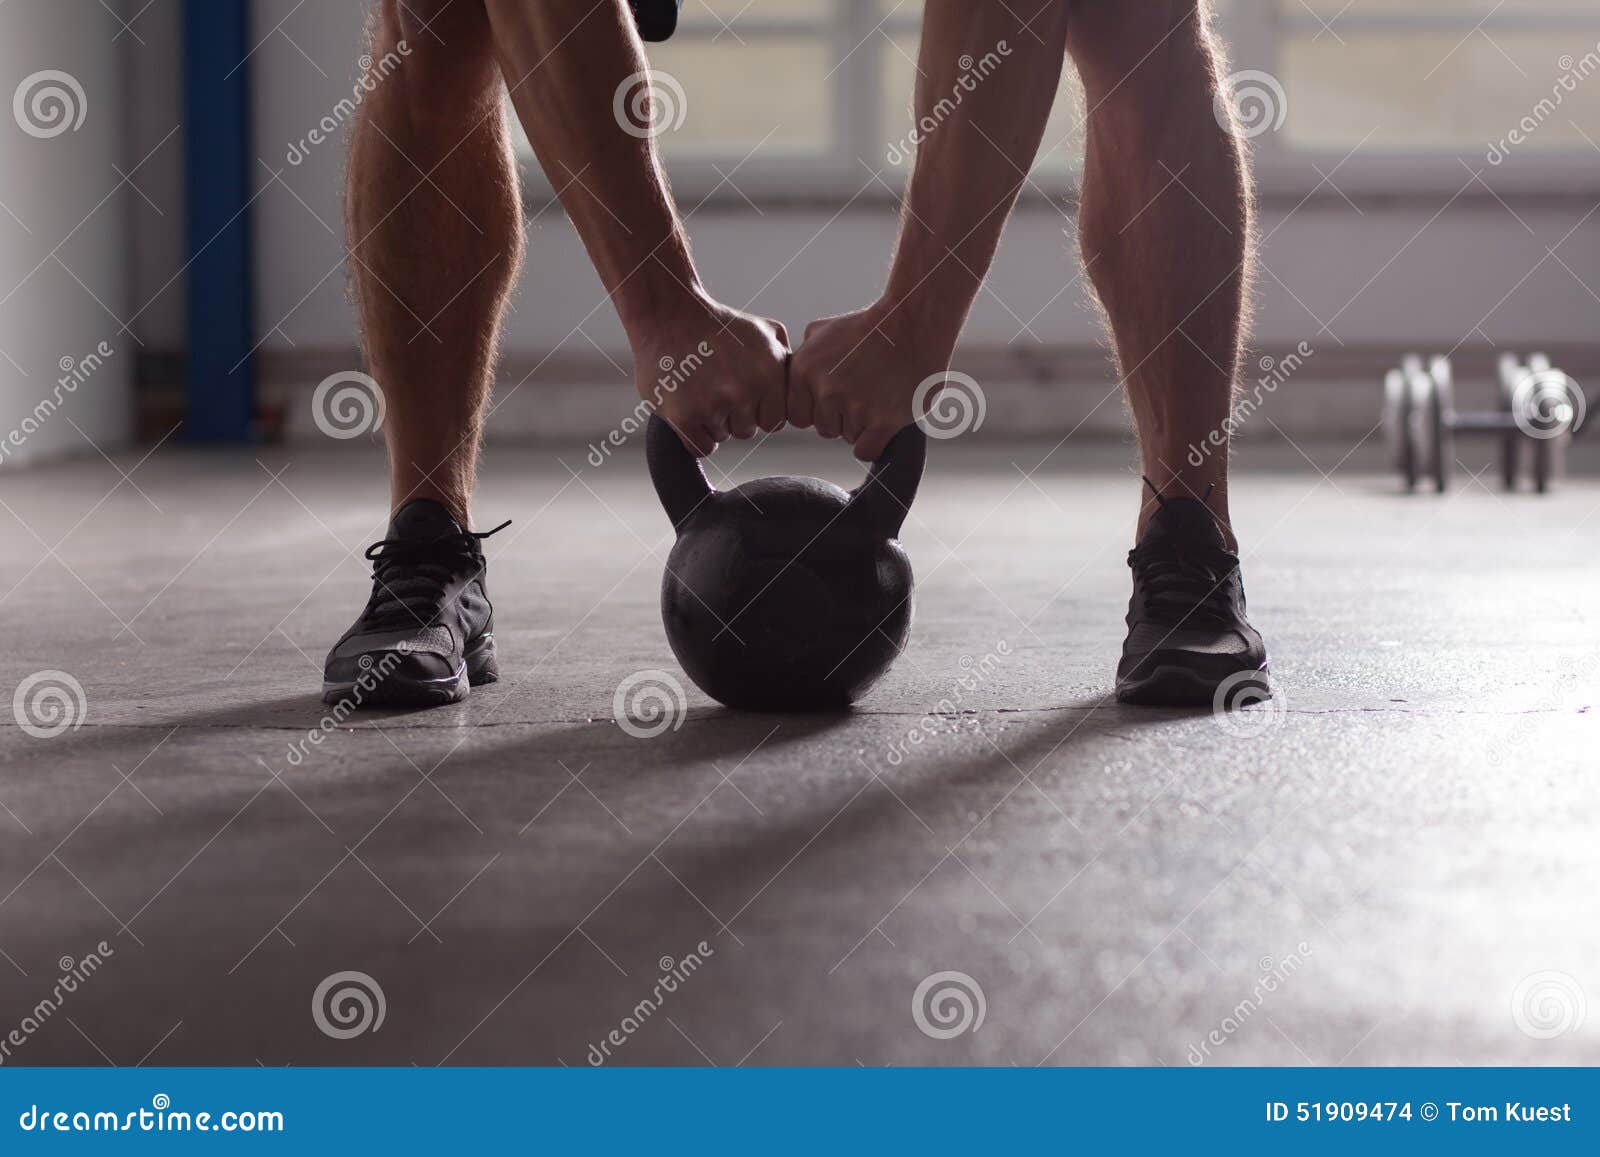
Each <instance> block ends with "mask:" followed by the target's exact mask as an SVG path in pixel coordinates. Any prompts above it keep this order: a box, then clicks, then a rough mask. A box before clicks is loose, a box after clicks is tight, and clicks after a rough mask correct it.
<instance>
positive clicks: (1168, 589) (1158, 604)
mask: <svg viewBox="0 0 1600 1157" xmlns="http://www.w3.org/2000/svg"><path fill="white" fill-rule="evenodd" d="M1144 484H1145V485H1146V486H1148V487H1149V488H1150V492H1151V493H1152V494H1153V495H1155V500H1156V503H1157V505H1159V506H1161V507H1162V508H1165V507H1166V505H1167V501H1168V499H1167V498H1166V497H1164V496H1163V495H1162V493H1161V491H1160V490H1158V489H1156V486H1155V483H1153V482H1151V481H1150V479H1148V478H1146V479H1145V480H1144ZM1214 489H1215V486H1214V485H1213V486H1208V487H1206V492H1205V493H1204V494H1203V495H1201V496H1200V502H1201V503H1202V504H1204V503H1206V502H1207V501H1209V500H1210V498H1211V492H1212V490H1214ZM1128 565H1129V566H1130V567H1132V568H1133V572H1134V574H1135V575H1136V576H1138V579H1139V582H1140V585H1141V586H1143V588H1144V590H1145V603H1146V608H1147V609H1148V610H1149V611H1150V612H1152V613H1153V614H1154V615H1155V616H1156V618H1157V619H1158V620H1159V621H1165V622H1172V623H1177V622H1186V623H1194V624H1195V625H1197V626H1217V627H1226V626H1231V625H1233V623H1234V620H1235V617H1236V616H1235V612H1234V607H1233V599H1232V589H1231V585H1230V584H1229V582H1228V581H1227V580H1228V578H1229V577H1230V576H1231V575H1232V574H1233V573H1234V572H1235V571H1237V570H1238V568H1239V556H1238V555H1236V554H1234V553H1233V552H1232V551H1228V550H1223V549H1221V548H1219V547H1196V548H1194V549H1186V548H1185V547H1183V546H1180V545H1178V544H1177V543H1173V542H1158V543H1157V544H1155V545H1153V546H1136V547H1134V548H1133V549H1132V550H1130V551H1129V552H1128Z"/></svg>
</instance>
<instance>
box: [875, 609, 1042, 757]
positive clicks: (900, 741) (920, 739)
mask: <svg viewBox="0 0 1600 1157" xmlns="http://www.w3.org/2000/svg"><path fill="white" fill-rule="evenodd" d="M1012 653H1013V652H1012V650H1011V643H1010V641H1009V640H1006V639H1001V640H1000V641H999V642H998V643H996V644H995V645H994V650H992V651H990V652H989V653H988V654H986V655H984V656H983V657H982V658H979V659H974V658H973V657H972V656H971V655H962V656H961V658H960V659H959V660H958V661H957V663H956V666H958V667H960V668H961V674H960V675H959V676H957V678H956V686H955V690H954V691H953V692H951V693H950V694H949V695H946V696H945V697H944V698H943V699H941V700H939V702H938V703H936V704H934V705H933V707H932V708H930V709H929V711H928V713H927V714H926V715H924V716H923V717H922V718H921V719H919V720H918V721H917V725H916V726H915V727H912V728H909V729H907V731H906V733H905V735H904V736H903V737H897V738H896V739H895V740H894V742H892V743H891V744H890V745H889V751H888V754H887V756H886V758H887V759H888V761H889V765H890V766H891V767H899V766H900V765H901V764H902V763H904V762H905V761H906V759H907V757H908V756H910V754H911V749H912V748H914V747H920V746H921V745H922V744H923V743H924V742H929V743H931V742H933V741H934V740H936V739H937V738H938V737H939V736H940V735H942V734H944V733H945V732H946V731H947V730H948V729H949V726H950V722H951V720H952V719H954V718H955V717H957V716H960V715H963V714H975V712H973V711H972V709H971V708H969V707H966V706H964V704H965V703H966V702H967V692H969V691H972V692H976V691H977V690H978V689H979V688H980V687H982V686H983V685H984V684H985V683H987V682H988V681H989V680H990V679H991V678H992V677H993V676H994V675H995V673H996V672H997V671H999V669H1000V666H1001V662H1002V660H1004V659H1009V658H1010V657H1011V655H1012Z"/></svg>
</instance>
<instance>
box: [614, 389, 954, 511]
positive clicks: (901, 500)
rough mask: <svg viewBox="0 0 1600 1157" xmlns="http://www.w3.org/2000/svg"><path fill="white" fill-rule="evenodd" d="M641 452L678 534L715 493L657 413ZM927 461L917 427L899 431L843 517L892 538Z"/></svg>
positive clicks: (924, 439) (853, 495)
mask: <svg viewBox="0 0 1600 1157" xmlns="http://www.w3.org/2000/svg"><path fill="white" fill-rule="evenodd" d="M644 449H645V461H646V463H647V464H648V466H649V468H650V481H651V482H653V483H654V484H655V488H656V497H657V498H659V499H661V505H662V507H663V508H664V509H665V510H666V512H667V517H668V518H669V519H671V520H672V528H673V529H674V530H681V529H683V524H684V523H685V522H686V521H688V518H689V516H690V515H691V514H693V513H694V512H695V511H696V510H697V509H698V508H699V507H700V505H701V504H702V503H703V502H705V501H706V499H708V498H710V497H712V496H713V495H714V494H716V489H715V488H714V487H713V486H712V485H711V483H710V482H709V481H708V480H707V479H706V472H705V469H704V468H703V467H702V466H701V465H700V460H699V459H698V458H696V457H695V456H694V455H693V454H691V453H690V452H689V451H688V449H687V448H686V447H685V446H684V444H683V441H682V439H680V438H679V437H678V434H677V431H676V430H674V429H673V428H672V426H671V425H670V424H669V423H668V422H667V421H666V420H665V419H664V418H662V417H661V416H660V415H658V414H652V415H650V423H649V425H648V426H647V427H646V429H645V442H644ZM927 458H928V436H927V435H926V434H924V433H923V432H922V428H921V427H920V426H917V425H915V424H913V425H910V426H907V427H906V428H905V429H903V430H901V431H900V432H899V433H898V434H896V435H895V436H894V437H893V438H891V439H890V440H889V444H888V445H887V446H885V447H884V450H883V455H882V456H881V457H880V458H879V459H878V460H877V461H876V462H874V463H873V464H872V467H871V469H869V470H868V471H867V478H866V481H864V482H863V483H862V484H861V485H860V486H858V487H856V488H855V489H854V490H852V491H851V492H850V504H849V506H848V507H846V515H847V516H848V517H856V518H864V519H866V520H867V522H868V524H869V525H871V526H872V527H874V528H875V529H876V530H877V531H878V532H879V533H881V534H882V535H883V536H884V537H885V538H894V537H896V536H897V535H898V534H899V533H900V527H901V526H902V525H903V524H904V522H905V520H906V514H907V513H908V512H909V511H910V509H911V503H912V501H913V500H914V499H915V498H916V496H917V487H918V485H920V484H921V482H922V468H923V466H924V464H925V463H926V462H927Z"/></svg>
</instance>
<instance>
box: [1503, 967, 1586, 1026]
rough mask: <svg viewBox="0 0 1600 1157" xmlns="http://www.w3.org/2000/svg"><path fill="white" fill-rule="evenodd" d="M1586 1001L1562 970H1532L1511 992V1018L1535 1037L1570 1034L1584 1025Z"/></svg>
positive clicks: (1576, 983)
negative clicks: (1533, 971)
mask: <svg viewBox="0 0 1600 1157" xmlns="http://www.w3.org/2000/svg"><path fill="white" fill-rule="evenodd" d="M1588 1012H1589V1001H1588V998H1587V997H1585V996H1584V994H1583V985H1581V984H1579V983H1578V981H1577V979H1576V978H1574V977H1571V976H1568V975H1567V974H1566V973H1565V972H1535V973H1533V974H1532V975H1531V976H1525V977H1523V978H1522V983H1521V984H1519V985H1517V988H1516V991H1515V992H1513V993H1512V994H1511V1019H1512V1020H1514V1021H1515V1022H1516V1024H1517V1027H1518V1028H1519V1029H1521V1030H1522V1031H1523V1032H1524V1033H1526V1034H1527V1035H1528V1036H1531V1037H1532V1038H1533V1039H1534V1040H1552V1039H1554V1038H1555V1037H1558V1036H1570V1035H1572V1034H1573V1033H1575V1032H1577V1031H1578V1030H1579V1029H1580V1028H1582V1027H1583V1018H1584V1017H1585V1016H1587V1015H1588Z"/></svg>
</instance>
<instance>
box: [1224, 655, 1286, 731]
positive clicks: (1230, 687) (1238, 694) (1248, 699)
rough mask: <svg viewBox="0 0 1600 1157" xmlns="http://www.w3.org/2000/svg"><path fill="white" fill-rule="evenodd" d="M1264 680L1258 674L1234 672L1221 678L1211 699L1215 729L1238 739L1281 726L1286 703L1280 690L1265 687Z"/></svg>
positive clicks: (1260, 674)
mask: <svg viewBox="0 0 1600 1157" xmlns="http://www.w3.org/2000/svg"><path fill="white" fill-rule="evenodd" d="M1265 679H1266V676H1265V674H1264V673H1262V672H1260V671H1236V672H1234V673H1233V674H1232V675H1229V676H1228V677H1227V678H1226V679H1224V680H1223V681H1222V683H1221V684H1220V685H1219V686H1218V687H1217V690H1216V693H1215V694H1214V695H1213V696H1212V697H1211V714H1212V717H1213V718H1215V719H1216V721H1217V726H1219V727H1221V728H1222V730H1224V731H1226V732H1227V733H1228V734H1229V735H1234V736H1237V737H1239V738H1240V739H1254V738H1256V737H1257V736H1259V735H1265V734H1266V733H1267V732H1268V731H1271V730H1272V729H1273V728H1274V727H1276V726H1277V725H1278V724H1280V723H1282V722H1283V718H1284V715H1285V714H1287V713H1288V710H1289V703H1288V701H1287V700H1286V699H1285V698H1284V696H1283V691H1282V690H1281V689H1278V688H1273V687H1269V686H1267V685H1266V684H1265ZM1245 708H1254V710H1245Z"/></svg>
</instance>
